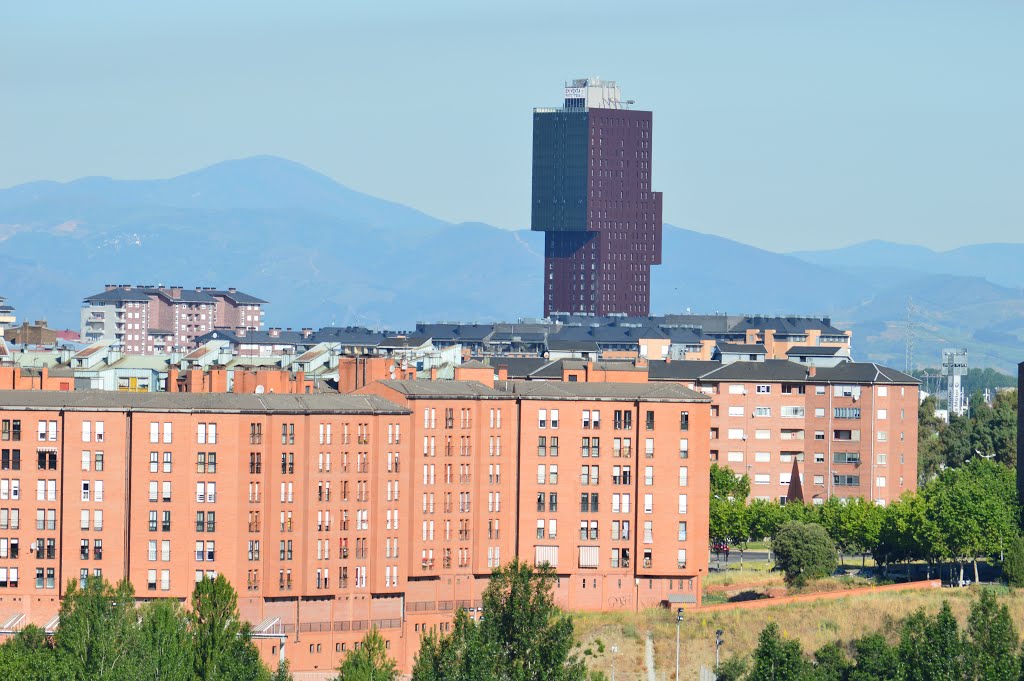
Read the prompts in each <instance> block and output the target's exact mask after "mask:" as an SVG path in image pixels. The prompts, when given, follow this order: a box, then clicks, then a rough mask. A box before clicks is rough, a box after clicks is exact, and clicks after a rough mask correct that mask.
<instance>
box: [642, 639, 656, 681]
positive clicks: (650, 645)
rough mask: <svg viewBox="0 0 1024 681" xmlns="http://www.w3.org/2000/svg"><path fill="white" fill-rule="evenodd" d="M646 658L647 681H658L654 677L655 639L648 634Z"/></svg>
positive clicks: (645, 646)
mask: <svg viewBox="0 0 1024 681" xmlns="http://www.w3.org/2000/svg"><path fill="white" fill-rule="evenodd" d="M644 658H645V659H646V662H647V681H657V679H656V678H655V676H654V639H653V638H651V632H649V631H648V632H647V643H646V644H645V645H644Z"/></svg>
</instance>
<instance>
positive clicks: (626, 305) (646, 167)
mask: <svg viewBox="0 0 1024 681" xmlns="http://www.w3.org/2000/svg"><path fill="white" fill-rule="evenodd" d="M631 103H632V100H629V101H623V100H622V97H621V95H620V93H619V86H618V85H617V84H616V83H615V81H602V80H599V79H596V78H585V79H578V80H574V81H572V82H571V83H566V87H565V100H564V102H563V104H562V107H561V108H540V109H534V111H533V209H532V222H531V229H533V231H537V232H544V233H545V237H544V315H545V316H550V315H552V314H558V313H571V314H583V315H607V314H625V315H631V316H636V315H648V314H650V311H651V288H650V286H651V265H658V264H660V263H661V192H652V191H651V122H652V115H651V112H650V111H634V110H631V109H629V108H628V105H629V104H631Z"/></svg>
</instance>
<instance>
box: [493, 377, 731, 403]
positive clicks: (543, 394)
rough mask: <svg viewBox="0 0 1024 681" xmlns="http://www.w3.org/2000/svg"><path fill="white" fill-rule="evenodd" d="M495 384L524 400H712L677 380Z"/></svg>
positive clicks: (512, 382)
mask: <svg viewBox="0 0 1024 681" xmlns="http://www.w3.org/2000/svg"><path fill="white" fill-rule="evenodd" d="M495 386H496V387H498V388H499V389H502V390H507V391H509V392H510V393H513V394H515V395H516V396H518V397H521V398H523V399H532V398H536V399H550V400H558V399H565V400H643V401H647V402H654V401H663V402H710V401H711V398H710V397H708V396H707V395H702V394H701V393H699V392H696V391H694V390H690V389H689V388H684V387H683V386H681V385H677V384H675V383H584V382H577V383H570V382H562V381H496V382H495Z"/></svg>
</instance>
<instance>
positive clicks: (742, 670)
mask: <svg viewBox="0 0 1024 681" xmlns="http://www.w3.org/2000/svg"><path fill="white" fill-rule="evenodd" d="M748 666H749V665H748V664H747V660H746V658H744V657H741V656H739V655H732V656H731V657H729V658H728V659H725V660H722V663H721V664H719V665H718V666H717V667H715V679H716V681H740V680H741V679H742V678H743V677H744V676H745V675H746V673H747V667H748Z"/></svg>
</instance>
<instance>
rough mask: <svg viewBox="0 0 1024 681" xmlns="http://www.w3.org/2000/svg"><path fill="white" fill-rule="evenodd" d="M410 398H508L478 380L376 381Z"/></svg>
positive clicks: (506, 394) (505, 394)
mask: <svg viewBox="0 0 1024 681" xmlns="http://www.w3.org/2000/svg"><path fill="white" fill-rule="evenodd" d="M378 382H379V383H380V384H381V385H383V386H384V387H386V388H391V389H392V390H394V391H395V392H398V393H401V394H402V395H405V396H406V397H408V398H410V399H434V400H459V399H479V398H488V399H493V398H506V399H507V398H508V397H509V395H508V393H504V392H501V391H498V390H495V389H494V388H490V387H488V386H485V385H484V384H483V383H480V382H478V381H402V380H386V381H378Z"/></svg>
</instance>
